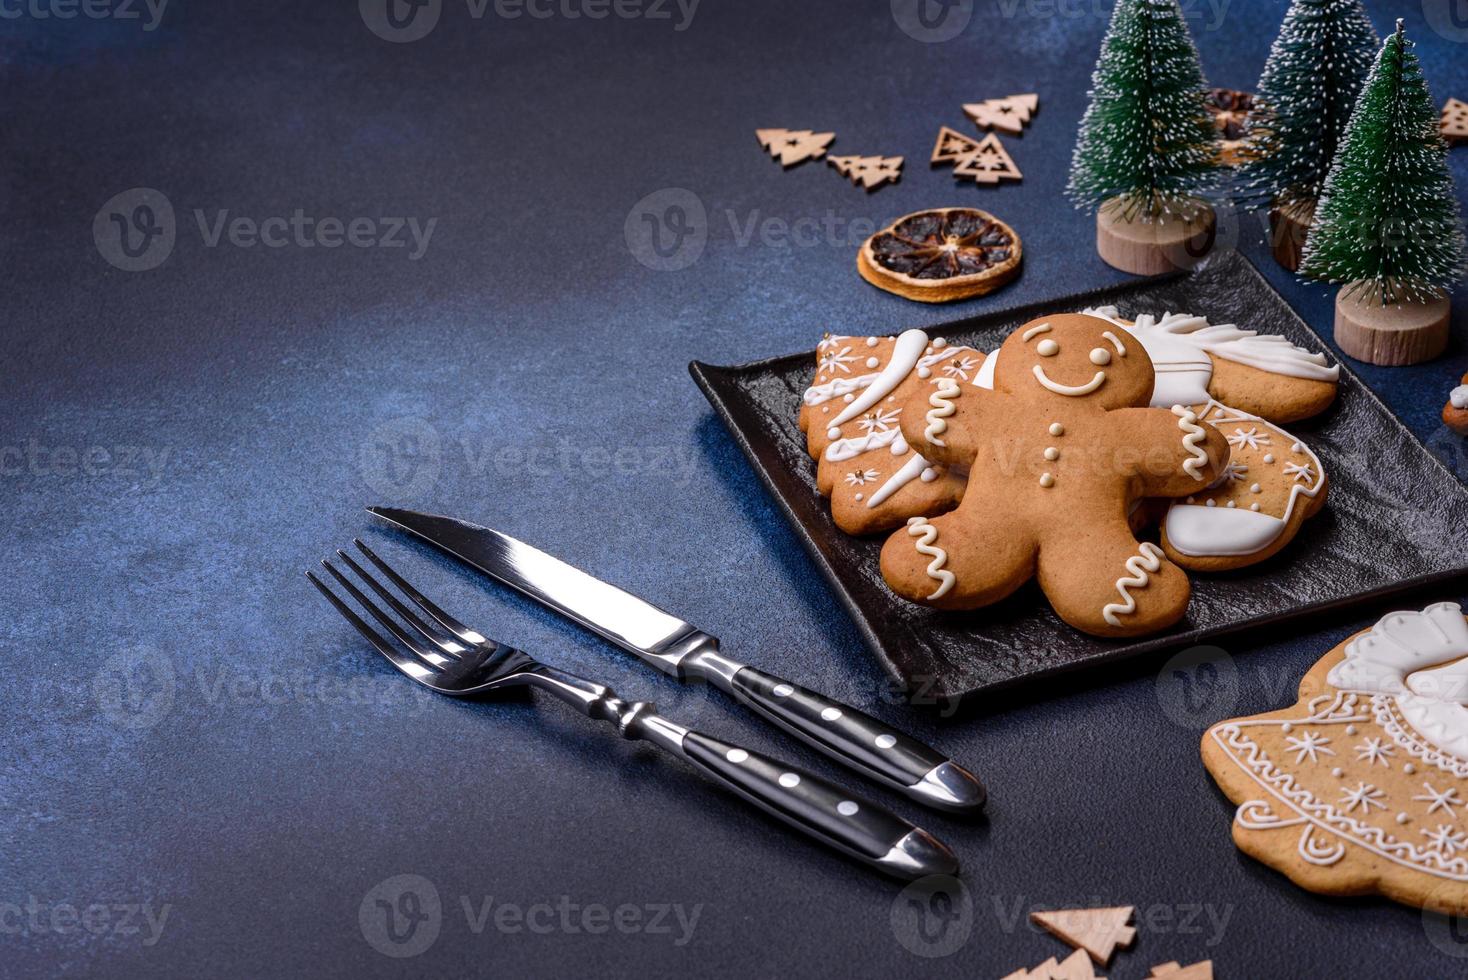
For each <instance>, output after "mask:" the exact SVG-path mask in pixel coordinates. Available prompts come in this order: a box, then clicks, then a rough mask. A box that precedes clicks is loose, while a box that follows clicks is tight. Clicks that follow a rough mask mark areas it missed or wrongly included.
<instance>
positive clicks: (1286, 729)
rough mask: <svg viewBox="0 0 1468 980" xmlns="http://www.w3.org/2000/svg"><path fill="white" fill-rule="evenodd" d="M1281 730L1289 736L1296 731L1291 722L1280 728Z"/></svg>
mask: <svg viewBox="0 0 1468 980" xmlns="http://www.w3.org/2000/svg"><path fill="white" fill-rule="evenodd" d="M1279 730H1280V731H1282V732H1284V733H1285V734H1286V735H1288V734H1289V733H1290V732H1292V731H1294V730H1295V726H1294V725H1291V724H1290V723H1289V722H1285V723H1284V724H1283V725H1280V726H1279Z"/></svg>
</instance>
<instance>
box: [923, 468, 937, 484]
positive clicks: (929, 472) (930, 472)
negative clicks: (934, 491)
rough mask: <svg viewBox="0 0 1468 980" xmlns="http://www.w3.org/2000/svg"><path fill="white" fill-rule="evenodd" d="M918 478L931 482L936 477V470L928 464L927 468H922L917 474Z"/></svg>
mask: <svg viewBox="0 0 1468 980" xmlns="http://www.w3.org/2000/svg"><path fill="white" fill-rule="evenodd" d="M919 479H921V480H922V481H923V482H924V483H932V482H933V481H934V480H936V479H938V471H937V470H935V469H933V468H932V467H931V466H929V467H928V468H927V469H925V470H923V472H922V473H921V475H920V476H919Z"/></svg>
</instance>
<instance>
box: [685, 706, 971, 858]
mask: <svg viewBox="0 0 1468 980" xmlns="http://www.w3.org/2000/svg"><path fill="white" fill-rule="evenodd" d="M683 753H684V755H685V756H686V757H687V758H688V759H689V760H690V761H691V762H693V763H694V764H695V765H696V766H698V767H699V768H700V769H703V770H704V771H705V772H706V773H708V774H709V775H712V776H714V777H715V778H717V779H718V780H719V781H720V782H723V783H724V784H726V785H727V786H729V787H730V788H731V789H734V790H735V791H737V792H738V793H739V794H740V795H741V796H743V797H745V798H746V799H748V800H749V801H751V802H752V803H755V804H756V805H758V806H760V807H761V808H763V809H765V810H767V811H769V812H770V813H772V814H774V815H775V816H776V817H779V818H780V819H781V820H783V821H785V822H786V823H788V824H790V825H791V826H792V827H795V828H796V829H798V830H801V831H804V832H805V833H806V834H809V835H810V836H812V837H815V838H816V839H818V840H820V841H822V842H823V843H826V844H829V845H831V846H833V847H835V848H836V849H838V850H841V851H844V852H846V853H847V854H850V855H852V856H854V857H857V858H860V859H861V860H863V861H866V862H867V863H869V864H873V865H876V866H877V867H879V868H881V869H882V870H884V871H886V872H887V873H889V874H892V875H896V876H897V877H899V878H906V879H909V880H916V879H918V878H924V877H926V876H928V875H952V874H957V872H958V859H957V858H956V857H954V855H953V852H952V851H950V850H949V849H948V848H947V847H946V846H944V845H943V844H942V843H941V842H939V841H938V840H936V839H934V838H933V837H932V836H930V835H929V834H928V833H927V832H926V831H924V830H921V829H920V828H918V827H915V826H913V825H912V824H910V823H908V822H907V821H906V820H903V819H902V818H901V817H899V816H897V815H896V814H895V813H893V812H892V811H890V810H888V809H886V808H884V807H882V806H879V805H878V804H876V803H873V802H871V801H870V800H866V799H863V798H861V797H860V796H857V795H855V794H853V793H852V792H850V791H849V790H846V789H842V788H841V787H840V786H837V785H836V784H834V783H831V782H827V781H826V780H825V779H822V778H821V777H820V776H817V775H815V774H814V773H810V772H807V771H805V770H804V769H797V768H796V767H794V766H791V765H789V764H787V763H784V762H779V761H777V760H775V759H771V758H769V757H768V756H764V755H760V754H759V753H757V752H751V751H749V750H748V749H743V748H740V747H739V746H737V745H730V744H729V743H728V742H721V741H719V740H718V739H715V738H710V737H709V736H707V735H704V734H702V733H700V732H688V733H687V734H686V735H684V736H683Z"/></svg>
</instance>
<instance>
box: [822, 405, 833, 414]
mask: <svg viewBox="0 0 1468 980" xmlns="http://www.w3.org/2000/svg"><path fill="white" fill-rule="evenodd" d="M829 411H831V407H830V406H829V405H822V406H821V414H822V415H825V414H826V413H828V412H829Z"/></svg>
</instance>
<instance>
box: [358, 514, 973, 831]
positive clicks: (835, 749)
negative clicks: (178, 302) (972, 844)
mask: <svg viewBox="0 0 1468 980" xmlns="http://www.w3.org/2000/svg"><path fill="white" fill-rule="evenodd" d="M367 510H368V512H369V513H371V514H373V515H375V516H376V517H379V518H381V519H382V520H384V521H387V522H388V523H390V524H393V525H396V526H397V527H399V528H402V529H403V530H405V531H408V532H409V533H411V534H413V535H416V536H417V537H420V538H422V539H423V540H424V541H427V542H428V543H430V544H432V545H434V546H436V547H438V548H440V549H442V550H444V551H446V552H448V553H449V554H451V555H453V556H455V557H456V558H459V559H460V560H461V561H464V562H466V563H467V564H469V565H471V566H473V567H474V568H477V569H479V570H480V571H481V572H484V573H485V574H486V575H488V576H489V577H490V578H493V579H495V580H496V581H498V582H501V583H503V584H505V585H508V586H509V587H510V588H512V589H515V590H516V591H518V592H521V593H523V594H525V595H527V596H529V597H530V598H532V599H534V600H536V601H537V602H540V603H542V604H543V605H546V606H548V607H550V608H551V609H554V610H555V611H556V612H559V613H560V614H561V615H563V616H566V617H567V618H569V619H571V620H573V621H575V622H577V623H580V624H581V625H583V626H585V627H587V628H588V629H590V630H591V631H592V632H594V633H596V634H598V635H600V636H602V637H603V638H605V639H606V640H608V641H610V642H611V643H614V644H616V645H617V646H619V647H621V648H622V649H623V650H626V651H627V652H628V653H631V654H633V655H634V656H636V657H638V658H640V659H641V660H643V661H646V662H647V663H650V664H652V665H653V666H655V667H657V668H658V669H659V670H661V671H663V672H664V673H666V674H669V675H671V676H673V677H675V678H677V679H678V680H680V681H686V680H690V679H699V680H704V681H707V682H708V683H709V684H712V685H713V686H714V687H717V688H719V689H720V690H722V691H724V692H725V693H727V694H731V695H733V696H734V697H735V698H736V699H738V700H739V701H740V702H742V703H744V704H745V705H747V706H748V707H750V708H752V709H754V711H755V713H756V714H758V715H759V716H760V717H762V718H764V719H765V720H766V721H768V722H770V723H771V724H774V725H776V726H778V727H780V728H782V729H784V730H785V731H787V732H789V733H790V734H792V735H795V736H796V737H798V738H800V739H802V740H803V741H805V742H807V743H808V744H810V745H811V746H813V747H814V748H816V749H818V750H820V751H821V752H824V753H825V754H826V755H828V756H830V757H832V758H834V759H836V760H838V761H839V762H842V763H843V764H845V765H846V766H848V767H850V768H852V769H855V770H856V771H858V772H861V773H863V774H864V775H866V776H869V777H870V778H872V779H875V780H877V781H878V782H882V783H885V784H887V785H888V786H891V787H892V788H894V789H897V790H898V791H900V792H902V793H905V794H906V795H908V796H910V797H912V798H913V799H915V800H918V801H919V802H921V803H925V804H927V805H929V806H933V807H937V808H939V809H944V810H953V811H958V812H973V811H976V810H979V809H981V808H982V807H983V805H984V802H985V799H986V795H987V794H986V792H985V790H984V786H983V784H982V783H980V782H979V780H978V778H977V777H975V776H974V775H973V774H972V773H970V772H969V771H968V770H966V769H964V768H963V767H962V766H960V765H958V764H957V763H956V762H954V761H952V760H951V759H948V758H946V757H945V756H943V755H941V754H940V753H938V752H937V751H935V750H934V749H932V748H930V747H929V746H927V745H925V744H923V743H922V742H920V741H918V740H917V739H915V738H913V737H912V736H910V735H906V734H904V733H903V732H900V731H898V730H897V729H895V728H892V727H891V726H890V725H888V724H886V723H885V722H882V721H879V720H877V719H876V718H873V717H871V716H870V715H867V714H865V713H863V712H861V711H858V710H857V709H856V708H853V707H851V706H850V705H847V704H843V703H842V702H840V701H837V700H835V699H833V698H829V697H826V696H825V695H823V694H819V693H817V692H815V691H811V690H807V689H804V688H802V687H800V686H799V685H797V684H794V683H792V682H790V681H787V680H784V679H783V678H780V677H777V676H775V675H774V674H769V673H766V672H764V671H762V670H757V669H756V668H754V667H750V666H748V665H746V664H743V663H740V662H738V661H736V660H731V659H730V658H728V657H726V656H724V655H723V654H722V653H721V652H720V651H719V640H718V638H717V637H714V636H712V635H710V634H708V633H705V632H704V631H703V630H700V629H698V628H697V627H695V626H693V625H691V624H689V623H686V622H684V621H683V620H681V619H679V618H678V617H676V616H674V615H672V614H671V613H668V612H666V611H664V610H662V609H659V608H658V607H657V606H654V605H653V604H652V603H650V602H647V601H646V600H643V599H640V598H638V597H637V596H635V595H632V594H631V593H630V592H625V591H623V590H622V589H619V588H617V587H616V586H614V585H610V584H608V583H606V582H603V581H601V580H600V579H598V578H595V577H593V576H591V575H588V574H587V573H586V572H583V571H581V570H580V569H579V568H576V567H574V566H572V565H568V564H566V563H565V562H563V561H561V560H560V559H559V558H555V557H553V556H551V555H548V554H546V553H545V552H543V551H541V550H540V549H538V548H535V547H532V546H531V545H528V544H526V543H525V542H523V541H520V540H518V539H517V538H512V537H510V536H509V535H508V534H504V533H503V532H500V531H496V530H494V529H492V528H487V527H481V526H480V525H478V524H471V523H469V522H468V521H461V520H458V519H456V518H452V517H442V516H438V515H434V514H421V513H418V512H416V511H410V510H401V509H398V508H393V507H368V508H367Z"/></svg>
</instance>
